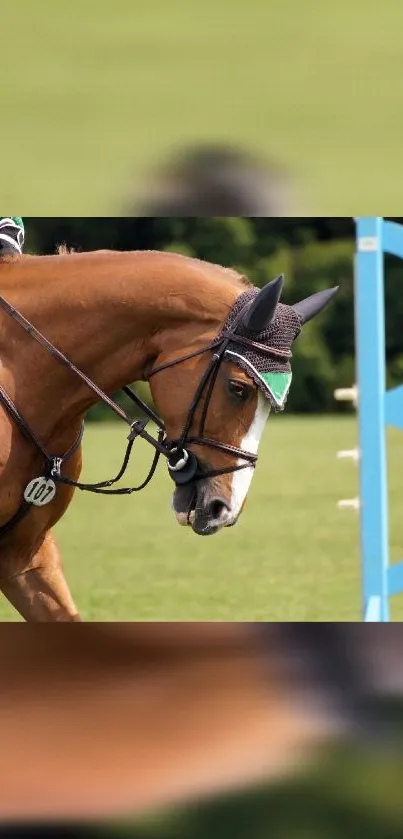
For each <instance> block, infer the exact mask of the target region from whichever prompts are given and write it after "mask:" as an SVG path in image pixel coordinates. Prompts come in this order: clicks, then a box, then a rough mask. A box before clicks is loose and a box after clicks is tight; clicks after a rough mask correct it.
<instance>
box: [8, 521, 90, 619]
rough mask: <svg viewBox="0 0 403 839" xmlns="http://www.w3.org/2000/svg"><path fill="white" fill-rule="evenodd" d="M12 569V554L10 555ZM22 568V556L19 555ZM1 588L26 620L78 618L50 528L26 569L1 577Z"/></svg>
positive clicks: (9, 560) (19, 563)
mask: <svg viewBox="0 0 403 839" xmlns="http://www.w3.org/2000/svg"><path fill="white" fill-rule="evenodd" d="M7 564H8V566H9V568H10V569H11V568H12V564H13V563H12V557H8V563H7ZM18 566H19V568H21V557H19V558H18ZM0 589H1V591H2V592H3V594H5V596H6V597H7V599H8V600H9V601H10V603H11V604H12V605H13V606H14V607H15V609H17V611H18V612H19V613H20V615H22V617H23V618H25V620H26V621H31V622H32V621H36V622H41V621H79V620H80V616H79V615H78V612H77V609H76V606H75V604H74V601H73V598H72V596H71V594H70V590H69V587H68V585H67V582H66V579H65V576H64V573H63V567H62V559H61V556H60V552H59V549H58V547H57V544H56V542H55V539H54V538H53V536H52V534H51V532H50V531H49V532H48V533H47V534H46V536H45V539H44V542H43V543H42V545H41V547H40V549H39V550H38V551H37V553H36V554H35V555H34V556H33V557H31V559H30V560H29V562H28V563H27V565H26V566H25V567H24V568H23V570H19V571H18V572H17V573H14V574H13V573H12V571H11V573H9V574H8V575H7V577H4V578H2V577H0Z"/></svg>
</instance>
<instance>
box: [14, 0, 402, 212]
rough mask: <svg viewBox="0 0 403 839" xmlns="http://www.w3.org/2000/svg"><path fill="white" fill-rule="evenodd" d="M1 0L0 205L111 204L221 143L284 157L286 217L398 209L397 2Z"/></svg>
mask: <svg viewBox="0 0 403 839" xmlns="http://www.w3.org/2000/svg"><path fill="white" fill-rule="evenodd" d="M3 6H4V8H2V10H1V31H2V35H3V37H2V39H1V56H2V58H1V67H2V114H3V119H2V126H1V136H2V147H3V155H4V161H5V163H4V165H3V166H2V170H1V193H2V206H3V207H4V212H9V213H11V212H13V213H15V214H21V215H26V216H29V215H111V214H119V212H120V211H121V210H122V206H123V201H124V199H126V198H127V196H128V195H129V194H130V191H131V184H132V183H134V182H137V181H138V179H139V177H140V178H142V177H143V176H144V175H147V174H148V173H149V171H150V167H151V168H152V167H153V165H154V163H155V162H156V161H157V162H158V160H160V159H161V158H164V157H165V156H166V154H167V153H169V152H170V150H171V149H172V148H175V149H176V148H177V147H178V145H179V146H182V144H184V143H188V142H194V141H195V140H197V141H199V140H202V141H216V140H219V141H224V142H229V143H231V144H237V145H239V144H240V145H241V146H242V147H243V146H245V147H247V148H250V149H251V150H255V151H256V152H258V153H264V154H265V155H267V156H268V158H269V159H274V160H276V161H278V162H279V163H280V164H281V165H285V166H286V167H287V168H289V169H290V171H291V172H293V173H294V176H295V182H296V185H297V186H298V190H299V194H300V195H301V201H300V206H299V207H296V208H295V212H294V214H295V215H298V214H300V215H304V214H307V215H330V216H332V215H351V216H352V215H357V213H358V214H361V215H363V214H370V215H372V214H375V213H376V214H378V213H380V212H383V213H385V212H386V213H387V214H389V215H392V216H393V215H397V216H398V215H401V209H402V207H401V194H400V192H401V191H400V183H401V176H402V172H403V157H402V154H401V148H402V140H403V107H402V101H401V99H402V89H401V71H402V67H403V54H402V48H401V30H402V24H403V6H402V3H401V0H388V3H383V4H382V5H379V4H377V3H368V0H356V2H355V3H351V2H349V0H338V2H337V3H324V2H320V0H300V2H294V3H291V2H290V0H288V2H284V0H281V2H280V0H271V2H267V0H252V2H251V3H246V4H245V3H241V2H240V0H238V2H233V0H222V2H221V3H217V2H215V0H204V2H203V3H200V2H198V1H196V0H188V2H187V3H185V2H184V0H171V2H167V0H152V2H143V3H139V2H137V3H135V2H132V0H116V2H114V3H112V4H111V3H106V2H105V0H100V2H97V3H94V2H92V0H70V2H69V3H54V2H51V0H41V3H39V4H38V3H33V2H32V3H26V2H25V3H24V2H23V3H14V4H13V3H8V4H7V3H5V4H3ZM305 199H306V200H305Z"/></svg>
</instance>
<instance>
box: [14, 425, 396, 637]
mask: <svg viewBox="0 0 403 839" xmlns="http://www.w3.org/2000/svg"><path fill="white" fill-rule="evenodd" d="M355 440H356V428H355V420H354V419H350V418H325V419H323V418H320V419H311V418H303V419H301V418H293V417H278V418H275V419H272V420H270V421H269V423H268V426H267V428H266V432H265V436H264V439H263V443H262V449H261V456H260V460H259V463H258V467H257V472H256V475H255V478H254V482H253V484H252V489H251V492H250V496H249V502H248V505H247V508H246V509H245V511H244V514H243V516H242V518H241V519H240V521H239V524H238V525H237V526H236V527H234V528H231V529H229V530H227V531H224V532H221V533H219V534H217V535H216V536H213V537H210V538H202V537H199V536H195V535H194V534H193V532H192V531H191V530H189V531H187V530H185V529H184V528H180V527H179V526H178V525H177V524H176V521H175V519H174V517H173V514H172V512H171V509H170V493H171V481H170V479H169V477H168V476H167V474H166V471H165V468H164V466H163V465H161V468H160V470H159V472H158V473H157V476H156V477H155V479H154V481H153V483H152V484H151V485H150V486H149V488H148V489H147V490H145V491H144V492H143V493H141V494H139V495H132V496H131V497H129V498H116V499H115V498H105V497H101V496H94V495H90V494H89V493H77V494H76V497H75V499H74V501H73V504H72V506H71V508H70V510H69V511H68V512H67V514H66V516H65V518H64V519H63V520H62V521H61V522H60V523H59V525H58V527H57V534H58V538H59V542H60V544H61V547H62V550H63V555H64V557H65V570H66V576H67V579H68V581H69V583H70V585H71V588H72V591H73V594H74V597H75V599H76V602H77V605H78V608H79V610H80V612H81V614H82V616H83V617H84V618H85V619H87V620H153V619H155V620H175V619H177V620H196V619H202V620H204V619H206V620H216V619H217V620H218V619H220V620H221V619H222V620H248V619H251V620H313V621H316V620H342V621H348V620H359V619H360V579H359V573H360V572H359V552H358V543H357V539H358V526H357V522H358V520H357V515H356V513H355V512H353V511H351V512H350V511H346V512H340V511H339V510H338V509H337V500H338V499H339V498H342V497H344V498H346V497H347V498H348V497H353V496H354V495H355V492H356V481H357V473H356V469H355V467H354V466H353V464H350V463H343V462H338V461H337V460H336V451H337V450H338V449H339V448H349V447H351V446H354V444H355ZM136 445H137V444H136ZM138 445H139V451H138V452H136V454H135V455H134V456H133V461H132V468H131V475H132V477H133V482H134V483H135V482H138V479H139V476H142V475H144V474H145V472H146V470H147V468H148V463H149V458H150V452H149V450H148V448H146V447H145V445H144V444H142V443H140V442H139V443H138ZM124 446H125V429H124V428H123V427H119V426H118V425H98V426H94V425H92V426H89V428H88V429H87V433H86V437H85V446H84V451H85V469H84V475H85V478H86V479H98V480H100V479H103V478H106V477H110V476H111V475H112V473H113V474H114V473H115V472H114V470H115V471H116V467H117V465H118V463H119V465H120V460H121V457H122V454H123V450H124ZM402 457H403V435H399V432H396V433H394V432H393V433H391V435H390V460H391V470H390V472H391V474H390V488H391V543H392V560H393V561H395V560H397V559H400V558H402V557H403V524H402V516H401V497H402V487H401V478H400V470H399V467H398V464H399V463H401V462H402ZM402 605H403V604H402V602H401V600H400V603H399V598H397V600H396V604H395V605H394V610H393V617H394V618H397V617H399V618H403V608H402ZM13 617H14V616H13V612H12V610H11V608H10V607H9V606H8V604H6V603H4V602H3V601H1V605H0V619H2V620H4V619H9V618H13Z"/></svg>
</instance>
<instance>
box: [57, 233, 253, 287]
mask: <svg viewBox="0 0 403 839" xmlns="http://www.w3.org/2000/svg"><path fill="white" fill-rule="evenodd" d="M142 252H143V253H150V254H151V253H156V251H153V250H144V251H142ZM91 253H113V251H110V250H107V249H106V250H104V249H98V250H96V251H91ZM117 253H120V251H117ZM121 253H126V251H121ZM127 253H128V251H127ZM160 253H165V254H166V256H173V257H176V258H179V259H183V260H186V261H189V260H190V261H191V262H196V263H198V264H199V265H200V266H201V267H203V268H204V269H205V267H206V266H209V267H211V268H218V269H219V270H220V272H224V277H225V279H228V282H230V283H233V282H234V281H235V283H236V284H237V285H238V286H241V287H242V288H250V287H251V285H252V283H251V282H250V280H249V279H248V277H246V276H245V274H240V273H239V271H236V269H235V268H227V267H226V266H225V265H219V264H218V263H215V262H208V261H207V260H205V259H199V258H198V257H194V256H187V255H185V254H181V253H174V252H173V251H160ZM56 254H57V256H71V255H73V254H75V255H79V254H78V253H77V251H76V250H75V248H70V247H69V246H68V245H67V244H66V243H65V242H63V243H62V244H61V245H58V246H57V248H56Z"/></svg>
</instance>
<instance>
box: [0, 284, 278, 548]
mask: <svg viewBox="0 0 403 839" xmlns="http://www.w3.org/2000/svg"><path fill="white" fill-rule="evenodd" d="M248 305H249V304H248V303H247V304H245V307H244V308H242V309H241V311H240V312H239V313H238V315H237V317H236V319H235V321H234V323H233V324H232V326H231V329H227V330H223V331H222V332H221V333H220V334H219V336H217V337H216V338H215V339H214V340H213V341H212V342H211V343H209V344H207V345H206V346H204V347H202V349H199V350H196V351H195V352H192V353H188V354H187V355H183V356H180V357H179V358H175V359H173V360H171V361H168V362H166V363H164V364H160V365H159V366H157V367H154V368H152V369H151V371H150V372H149V373H148V380H149V379H150V378H151V377H152V376H155V375H157V374H158V373H160V372H162V371H164V370H167V369H168V368H171V367H174V366H176V365H178V364H182V363H183V362H185V361H187V360H188V359H191V358H195V357H196V356H199V355H202V354H204V353H207V352H211V353H212V357H211V360H210V363H209V364H208V365H207V368H206V370H205V371H204V373H203V375H202V377H201V379H200V381H199V383H198V385H197V388H196V391H195V393H194V396H193V399H192V401H191V403H190V406H189V409H188V413H187V417H186V420H185V423H184V426H183V429H182V433H181V434H180V436H179V437H178V439H176V440H169V439H168V437H167V435H166V430H165V425H164V422H163V420H162V419H161V418H160V417H159V416H158V415H157V414H156V413H155V411H153V410H152V408H150V407H149V406H148V405H147V404H146V403H145V402H144V401H143V400H142V399H141V398H140V397H139V396H137V394H136V393H134V392H133V390H132V389H131V388H130V387H128V386H126V387H124V388H123V391H124V393H126V395H127V396H128V397H129V398H130V399H131V400H132V401H133V402H135V403H136V405H137V406H138V407H139V408H140V409H141V410H142V412H143V413H144V414H145V415H146V419H137V420H134V421H133V418H132V417H130V416H129V414H127V413H126V411H125V410H124V409H123V408H121V406H120V405H118V404H117V403H116V402H115V401H114V400H113V399H111V397H109V396H108V395H107V394H106V393H104V391H103V390H101V388H99V387H98V385H96V384H95V382H93V381H92V380H91V379H90V378H89V377H88V376H86V374H85V373H83V371H82V370H80V369H79V368H78V367H76V365H75V364H73V363H72V362H71V361H70V360H69V359H68V358H67V357H66V356H65V355H64V354H63V353H62V352H61V351H60V350H58V349H57V348H56V347H55V346H54V345H53V344H51V343H50V341H48V340H47V338H45V337H44V335H42V333H40V332H39V331H38V330H37V329H36V328H35V327H34V326H33V325H32V323H30V322H29V321H28V320H27V319H26V318H25V317H24V316H23V315H22V314H21V313H20V312H19V311H18V310H17V309H15V308H14V306H12V305H11V304H10V303H8V301H7V300H5V299H4V298H3V297H1V296H0V306H1V308H3V309H4V311H5V312H7V314H9V315H10V316H11V317H12V318H13V319H14V320H15V321H16V322H17V323H18V324H19V325H20V326H21V327H22V328H23V329H24V330H25V331H26V332H28V334H29V335H31V337H32V338H34V339H35V340H36V341H37V342H38V343H39V344H40V345H41V346H42V347H44V349H46V350H47V351H48V352H49V353H50V354H51V355H52V356H53V357H54V358H56V359H57V360H58V361H59V362H61V363H62V364H64V365H65V366H66V367H68V369H69V370H70V371H71V372H73V373H74V374H75V375H76V376H78V378H80V379H81V381H83V382H84V383H85V384H86V385H87V386H88V387H89V388H90V390H92V391H93V393H95V394H96V395H97V397H98V399H99V400H100V401H102V402H103V403H104V404H106V405H108V407H109V408H111V410H113V411H114V413H115V414H117V415H118V416H119V417H120V418H121V419H123V420H124V421H125V422H126V423H127V424H128V425H129V427H130V433H129V435H128V438H127V439H128V445H127V448H126V453H125V456H124V459H123V463H122V466H121V468H120V470H119V472H118V473H117V475H116V476H115V477H114V478H111V479H109V480H107V481H100V482H98V483H95V484H88V483H82V482H79V481H74V480H73V479H71V478H67V477H66V476H64V475H62V473H61V470H62V466H63V464H64V463H65V462H66V461H67V460H68V459H69V458H71V457H72V455H73V454H74V453H75V452H76V451H77V449H78V447H79V445H80V443H81V441H82V437H83V433H84V425H83V426H82V427H81V430H80V432H79V434H78V436H77V438H76V440H75V442H74V443H73V445H72V446H71V448H70V449H69V450H68V451H67V452H65V453H64V454H62V455H60V454H59V455H52V454H50V453H49V452H48V451H47V450H46V448H45V447H44V446H43V445H42V443H41V442H40V441H39V440H38V438H37V437H36V435H35V433H34V432H33V430H32V429H31V427H30V425H29V424H28V422H27V421H26V420H25V419H24V417H23V416H22V414H21V413H20V411H19V410H18V409H17V407H16V406H15V404H14V403H13V402H12V400H11V399H10V397H9V396H8V394H7V393H6V392H5V390H4V389H3V388H2V387H1V386H0V404H2V405H3V407H4V409H5V410H6V411H7V412H8V414H9V415H10V416H11V418H12V419H13V420H14V422H15V423H16V425H17V426H18V428H19V429H20V431H21V433H22V434H23V435H24V437H25V438H26V439H28V440H29V441H30V442H31V443H32V444H33V445H34V446H35V447H36V448H37V449H38V450H39V451H40V452H41V454H42V456H43V459H44V473H43V475H41V476H40V478H37V479H34V480H33V481H31V482H30V483H29V484H28V487H27V488H26V490H25V493H24V500H23V502H22V503H21V505H20V508H19V510H18V511H17V513H16V514H15V515H14V516H13V518H12V519H10V520H9V521H8V522H6V524H4V525H3V526H1V527H0V537H1V536H3V535H5V534H6V533H8V532H9V531H10V530H11V529H13V528H14V527H15V526H16V525H17V524H18V523H19V522H20V521H21V520H22V518H24V517H25V515H26V513H27V512H28V511H29V509H30V507H31V506H32V504H34V505H35V506H43V505H44V504H45V503H49V502H50V501H51V500H52V499H53V498H54V495H55V492H56V483H62V484H67V485H68V486H72V487H76V488H77V489H81V490H84V491H89V492H95V493H102V494H114V495H128V494H131V493H132V492H138V491H139V490H141V489H144V487H146V486H147V484H148V483H149V482H150V481H151V479H152V477H153V475H154V473H155V470H156V468H157V464H158V461H159V459H160V456H161V455H163V456H164V457H165V458H166V459H167V464H168V471H169V474H170V476H171V478H172V479H173V481H174V482H175V484H176V485H178V486H180V485H185V484H189V483H190V482H196V481H200V480H202V479H206V478H212V477H216V476H218V475H225V474H228V473H231V472H235V471H238V470H239V469H245V468H248V467H249V468H254V467H255V465H256V462H257V454H254V453H251V452H247V451H245V450H243V449H241V448H238V447H237V446H232V445H229V444H227V443H222V442H220V441H219V440H213V439H210V438H209V437H206V436H205V435H204V428H205V423H206V417H207V412H208V408H209V405H210V400H211V396H212V392H213V388H214V385H215V382H216V379H217V376H218V373H219V370H220V367H221V364H222V362H223V360H224V356H225V352H226V349H227V347H228V344H229V343H230V342H231V344H234V343H236V344H240V345H243V346H247V347H253V348H254V349H256V350H258V351H259V352H262V353H265V354H267V355H271V356H276V357H281V358H286V359H288V358H290V357H291V355H292V353H291V351H290V350H283V349H282V350H279V349H276V348H274V347H268V346H267V345H266V344H260V343H258V342H257V341H255V340H253V339H252V338H249V337H247V336H244V335H239V334H237V331H236V330H237V328H238V326H239V325H240V323H241V321H242V318H243V316H244V313H245V309H246V308H247V306H248ZM203 398H204V403H203V406H202V411H201V416H200V421H199V425H198V434H197V435H193V436H190V430H191V427H192V424H193V422H194V418H195V414H196V411H197V409H198V407H199V405H200V402H201V400H202V399H203ZM149 421H152V422H154V423H155V425H156V426H157V428H158V436H157V438H154V437H153V436H152V435H151V434H149V433H148V431H147V430H146V426H147V424H148V422H149ZM137 437H141V438H142V439H144V440H146V442H147V443H149V444H150V445H151V446H152V447H153V448H154V457H153V460H152V463H151V466H150V469H149V472H148V474H147V476H146V478H145V479H144V481H143V482H142V483H141V484H139V485H138V486H133V487H120V488H118V489H110V487H111V486H112V485H113V484H115V483H117V481H119V480H120V479H121V478H122V477H123V475H124V474H125V472H126V469H127V466H128V464H129V460H130V455H131V451H132V447H133V444H134V441H135V440H136V439H137ZM191 445H198V446H207V447H209V448H213V449H218V450H219V451H223V452H225V453H226V454H229V455H232V456H233V457H235V458H237V459H238V460H239V459H242V461H243V462H242V463H235V464H234V465H233V466H226V467H225V468H222V469H206V468H204V467H203V466H202V464H201V463H200V461H199V460H198V458H197V457H196V455H195V454H194V452H192V451H190V450H189V446H191ZM35 481H42V484H40V487H41V488H40V487H39V485H38V487H39V488H38V487H35ZM43 482H45V483H46V486H45V483H43ZM31 486H33V488H32V490H30V493H31V494H30V495H29V494H28V496H27V490H28V489H29V488H30V487H31ZM38 493H39V495H38ZM46 493H47V494H46Z"/></svg>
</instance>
